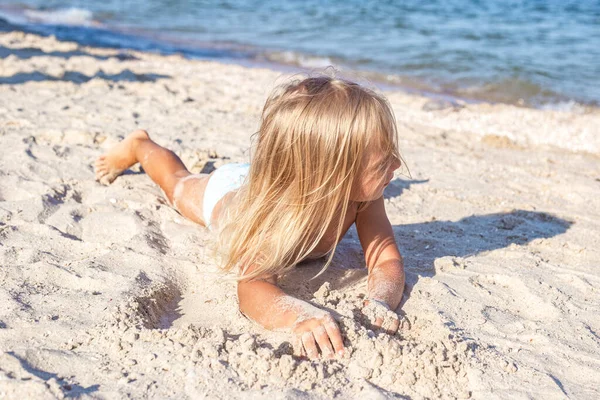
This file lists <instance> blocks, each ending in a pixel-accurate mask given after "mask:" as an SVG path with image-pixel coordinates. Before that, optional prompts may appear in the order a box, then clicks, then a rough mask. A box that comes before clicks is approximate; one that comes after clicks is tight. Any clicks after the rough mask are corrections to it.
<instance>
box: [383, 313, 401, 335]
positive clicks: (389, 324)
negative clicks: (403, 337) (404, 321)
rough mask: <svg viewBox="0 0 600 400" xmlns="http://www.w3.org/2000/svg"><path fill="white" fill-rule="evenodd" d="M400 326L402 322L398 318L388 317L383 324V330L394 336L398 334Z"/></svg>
mask: <svg viewBox="0 0 600 400" xmlns="http://www.w3.org/2000/svg"><path fill="white" fill-rule="evenodd" d="M399 326H400V320H399V319H398V318H394V317H387V318H386V319H385V321H384V322H383V325H382V328H383V329H384V330H385V331H386V332H387V333H389V334H390V335H393V334H394V333H396V332H398V327H399Z"/></svg>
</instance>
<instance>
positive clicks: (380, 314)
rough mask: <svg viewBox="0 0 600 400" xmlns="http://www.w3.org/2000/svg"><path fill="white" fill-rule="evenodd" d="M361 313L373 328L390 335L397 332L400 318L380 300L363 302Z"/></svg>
mask: <svg viewBox="0 0 600 400" xmlns="http://www.w3.org/2000/svg"><path fill="white" fill-rule="evenodd" d="M362 313H363V314H364V315H365V316H366V317H367V318H368V319H369V321H370V322H371V325H372V326H373V327H374V328H382V329H383V330H384V331H386V332H387V333H389V334H390V335H393V334H395V333H396V332H398V328H399V327H400V323H401V317H400V316H399V315H398V314H396V313H395V312H394V311H392V310H391V309H390V307H389V306H388V305H387V304H386V303H384V302H383V301H380V300H375V299H367V300H365V303H364V307H363V309H362Z"/></svg>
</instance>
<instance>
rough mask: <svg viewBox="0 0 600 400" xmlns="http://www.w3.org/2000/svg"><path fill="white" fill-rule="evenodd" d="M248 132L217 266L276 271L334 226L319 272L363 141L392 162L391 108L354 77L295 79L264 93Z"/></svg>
mask: <svg viewBox="0 0 600 400" xmlns="http://www.w3.org/2000/svg"><path fill="white" fill-rule="evenodd" d="M256 135H257V138H256V139H257V141H256V145H255V149H254V152H253V156H252V158H251V166H250V171H249V173H248V176H247V178H246V183H245V184H244V185H243V186H242V187H241V188H240V189H239V191H238V193H237V194H236V196H235V198H234V200H233V201H232V203H231V206H230V207H228V208H227V210H228V211H227V212H226V215H225V218H224V219H223V221H222V222H221V229H220V232H219V242H218V247H217V249H218V250H220V251H219V253H220V254H221V257H222V261H221V267H222V268H223V269H224V270H226V271H235V270H238V272H239V275H238V279H255V278H260V277H267V276H271V275H281V274H283V273H285V272H286V271H288V270H290V269H291V268H293V267H294V266H295V265H296V264H297V263H298V262H300V261H302V260H303V259H305V258H306V257H307V256H308V255H309V254H310V253H311V252H312V251H313V250H314V249H315V248H316V247H317V245H318V244H319V242H320V241H321V239H322V238H323V237H324V235H325V233H326V231H327V228H328V227H329V226H330V225H332V224H335V225H334V226H335V229H336V230H335V232H336V239H337V240H335V244H334V245H333V246H332V248H331V250H332V251H331V253H330V255H329V258H328V260H327V263H326V264H325V266H324V267H323V269H322V270H321V272H319V274H320V273H322V272H323V271H324V270H325V269H326V268H327V266H328V265H329V264H330V263H331V259H332V257H333V253H334V251H335V248H336V246H337V241H338V240H339V238H340V236H341V234H342V229H343V224H344V216H345V215H346V212H347V210H348V206H349V203H350V196H351V191H352V187H353V183H354V182H356V181H357V178H358V177H359V174H360V172H361V167H364V166H362V164H363V160H364V157H365V153H366V150H365V149H366V148H367V146H369V145H375V146H376V147H375V148H377V149H379V150H380V151H381V152H385V153H386V154H388V155H389V157H388V158H387V159H389V160H390V161H389V162H392V160H393V157H397V158H398V159H400V154H399V152H398V146H397V128H396V122H395V118H394V114H393V112H392V109H391V107H390V105H389V103H388V101H387V100H386V99H385V98H384V97H383V96H381V95H379V94H377V93H376V92H374V91H373V90H370V89H367V88H365V87H362V86H360V85H358V84H356V83H354V82H350V81H347V80H343V79H336V78H332V77H329V76H316V77H308V78H305V79H302V80H300V79H296V80H293V81H291V82H289V83H288V84H285V85H283V86H280V87H279V88H277V89H275V90H274V91H273V93H272V94H271V95H270V96H269V98H268V99H267V101H266V103H265V106H264V109H263V112H262V118H261V125H260V129H259V131H258V132H257V133H256ZM388 166H389V164H387V166H383V167H382V170H383V169H384V168H387V167H388ZM338 216H339V217H338ZM336 217H338V218H336Z"/></svg>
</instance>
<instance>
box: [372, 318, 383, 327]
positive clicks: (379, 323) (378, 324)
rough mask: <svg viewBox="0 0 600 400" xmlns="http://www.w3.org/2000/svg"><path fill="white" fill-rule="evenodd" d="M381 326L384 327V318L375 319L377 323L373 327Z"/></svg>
mask: <svg viewBox="0 0 600 400" xmlns="http://www.w3.org/2000/svg"><path fill="white" fill-rule="evenodd" d="M381 325H383V318H381V317H377V318H376V319H375V323H374V324H373V326H374V327H375V328H381Z"/></svg>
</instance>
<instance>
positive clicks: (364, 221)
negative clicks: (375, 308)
mask: <svg viewBox="0 0 600 400" xmlns="http://www.w3.org/2000/svg"><path fill="white" fill-rule="evenodd" d="M356 230H357V231H358V237H359V239H360V243H361V245H362V248H363V251H364V253H365V262H366V264H367V268H368V270H369V279H368V284H367V285H368V286H367V293H368V298H369V300H370V301H373V300H374V301H375V303H379V304H382V305H385V306H387V307H388V308H389V309H390V310H395V309H396V308H397V307H398V305H399V304H400V301H401V300H402V293H403V292H404V281H405V279H404V264H403V262H402V256H401V255H400V252H399V251H398V246H397V245H396V239H395V237H394V231H393V230H392V225H391V224H390V221H389V219H388V217H387V214H386V212H385V207H384V203H383V197H380V198H379V199H377V200H375V201H374V202H372V203H371V204H369V206H368V207H367V208H366V209H365V210H363V211H361V212H360V213H358V215H357V217H356ZM373 322H374V323H373V325H375V326H376V327H380V326H382V325H383V327H384V328H386V329H387V330H388V331H392V332H395V331H396V330H398V326H399V321H398V320H397V317H396V319H395V320H394V318H393V317H392V318H391V320H388V321H386V318H385V316H383V315H380V316H377V317H376V318H375V321H373Z"/></svg>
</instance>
